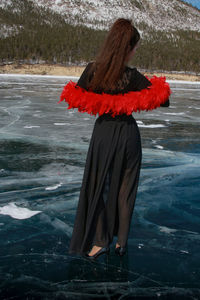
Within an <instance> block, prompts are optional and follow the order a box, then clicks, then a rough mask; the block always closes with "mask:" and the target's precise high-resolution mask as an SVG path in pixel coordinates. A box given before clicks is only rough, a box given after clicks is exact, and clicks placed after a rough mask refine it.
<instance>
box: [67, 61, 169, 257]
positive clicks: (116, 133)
mask: <svg viewBox="0 0 200 300" xmlns="http://www.w3.org/2000/svg"><path fill="white" fill-rule="evenodd" d="M91 65H92V63H89V64H88V65H87V67H86V68H85V70H84V72H83V74H82V75H81V77H80V79H79V81H78V83H77V85H78V86H80V87H82V88H84V89H87V83H88V81H89V80H90V79H91V76H92V74H91V73H90V72H89V70H90V67H91ZM149 85H151V82H150V81H149V80H148V79H147V78H146V77H145V76H144V75H142V74H141V73H140V72H139V71H138V70H137V69H136V68H129V67H126V68H125V71H124V74H123V77H122V79H121V80H120V81H119V85H118V86H119V88H118V89H116V91H114V94H117V93H126V92H129V91H140V90H142V89H144V88H147V87H148V86H149ZM94 92H97V93H100V92H101V91H94ZM106 93H109V91H107V92H106ZM110 93H113V92H110ZM161 106H169V100H167V101H166V103H165V104H163V105H161ZM141 161H142V147H141V137H140V131H139V128H138V125H137V123H136V120H135V119H134V117H133V116H132V115H126V114H122V115H116V116H115V117H112V116H111V115H110V114H108V113H104V114H102V115H100V116H99V117H98V118H97V119H96V121H95V124H94V128H93V132H92V136H91V140H90V144H89V148H88V153H87V158H86V163H85V169H84V174H83V180H82V186H81V190H80V196H79V202H78V207H77V211H76V216H75V222H74V228H73V233H72V237H71V241H70V245H69V253H77V254H81V255H82V254H84V253H85V252H87V251H89V250H90V249H91V248H92V246H93V245H96V246H100V247H105V246H109V244H111V243H112V241H113V237H114V236H117V242H118V243H119V244H120V246H122V247H125V246H126V245H127V240H128V234H129V229H130V223H131V218H132V214H133V209H134V205H135V200H136V194H137V189H138V182H139V175H140V168H141Z"/></svg>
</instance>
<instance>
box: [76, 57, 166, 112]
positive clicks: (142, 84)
mask: <svg viewBox="0 0 200 300" xmlns="http://www.w3.org/2000/svg"><path fill="white" fill-rule="evenodd" d="M92 64H93V63H92V62H90V63H88V65H87V66H86V68H85V70H84V71H83V73H82V75H81V77H80V78H79V80H78V82H77V85H78V86H80V87H82V88H84V89H85V90H88V84H89V82H90V80H91V79H92V76H93V72H91V69H90V68H91V66H92ZM150 85H151V82H150V81H149V80H148V79H147V78H146V77H145V76H144V75H143V74H141V73H140V72H139V71H138V70H137V68H131V67H128V66H126V67H125V70H124V73H123V76H122V78H120V80H119V81H118V83H117V89H115V90H114V91H110V90H106V91H103V90H101V89H97V90H95V91H94V92H95V93H102V92H104V93H108V94H111V95H114V94H120V93H127V92H130V91H141V90H142V89H145V88H147V87H148V86H150ZM169 105H170V102H169V99H168V100H167V101H166V102H165V103H164V104H161V105H160V106H163V107H168V106H169Z"/></svg>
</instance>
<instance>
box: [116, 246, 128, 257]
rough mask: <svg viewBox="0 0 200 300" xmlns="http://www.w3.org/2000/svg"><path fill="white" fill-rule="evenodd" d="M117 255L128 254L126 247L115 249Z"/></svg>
mask: <svg viewBox="0 0 200 300" xmlns="http://www.w3.org/2000/svg"><path fill="white" fill-rule="evenodd" d="M115 253H116V254H117V255H119V256H123V255H124V254H125V253H126V247H117V248H116V247H115Z"/></svg>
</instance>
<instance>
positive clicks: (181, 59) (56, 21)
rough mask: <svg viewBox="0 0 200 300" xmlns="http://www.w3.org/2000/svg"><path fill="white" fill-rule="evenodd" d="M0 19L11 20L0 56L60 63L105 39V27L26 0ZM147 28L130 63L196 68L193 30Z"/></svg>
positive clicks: (77, 60) (90, 55) (91, 54)
mask: <svg viewBox="0 0 200 300" xmlns="http://www.w3.org/2000/svg"><path fill="white" fill-rule="evenodd" d="M0 23H1V25H3V24H7V26H13V25H15V34H10V35H9V36H3V35H2V34H1V37H0V61H1V63H6V62H10V61H11V62H17V61H21V60H22V61H23V60H30V61H32V62H33V61H35V62H37V61H45V62H46V63H59V64H64V65H68V64H74V65H78V64H84V63H86V62H88V61H90V60H93V59H94V58H95V55H96V54H97V52H98V50H99V49H100V47H101V44H102V42H103V40H104V38H105V35H106V33H107V32H106V31H105V30H95V29H91V28H87V27H85V26H81V25H77V26H73V25H70V24H69V23H68V22H67V20H65V19H64V17H62V16H61V15H60V14H58V13H55V12H52V11H50V10H49V9H46V8H43V7H37V6H35V5H34V4H33V3H32V2H31V1H26V0H20V1H19V0H14V1H12V5H11V6H8V7H7V9H2V8H0ZM138 29H139V30H143V31H146V32H147V30H148V35H145V37H144V38H142V39H141V42H140V47H139V48H138V50H137V51H136V54H135V56H134V58H133V60H132V65H134V66H136V67H138V68H142V69H147V70H158V69H159V70H166V71H172V70H173V71H192V72H197V73H199V72H200V64H199V40H200V33H199V32H196V31H189V30H188V31H186V30H176V31H170V32H166V31H165V32H163V31H154V30H153V29H149V28H147V26H146V24H144V23H140V24H138Z"/></svg>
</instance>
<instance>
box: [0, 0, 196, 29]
mask: <svg viewBox="0 0 200 300" xmlns="http://www.w3.org/2000/svg"><path fill="white" fill-rule="evenodd" d="M27 1H30V0H27ZM13 2H14V0H0V7H2V8H4V7H6V6H7V5H10V4H12V3H13ZM32 2H33V3H34V4H35V5H38V6H43V7H48V8H49V9H51V10H52V11H55V12H58V13H59V14H61V15H63V16H64V17H65V20H66V21H67V22H68V23H70V24H73V25H76V24H82V25H86V26H88V27H92V28H95V29H108V27H109V26H110V24H111V23H113V21H114V20H115V19H117V18H119V17H125V18H130V19H132V20H133V22H134V24H135V25H137V26H138V28H139V29H140V30H141V31H143V29H145V31H148V29H152V30H161V31H169V30H177V29H184V30H194V31H200V10H198V9H197V8H194V7H192V6H190V5H188V4H186V3H185V2H184V1H181V0H109V1H107V0H101V1H99V0H55V1H52V0H35V1H32ZM141 33H142V32H141Z"/></svg>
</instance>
